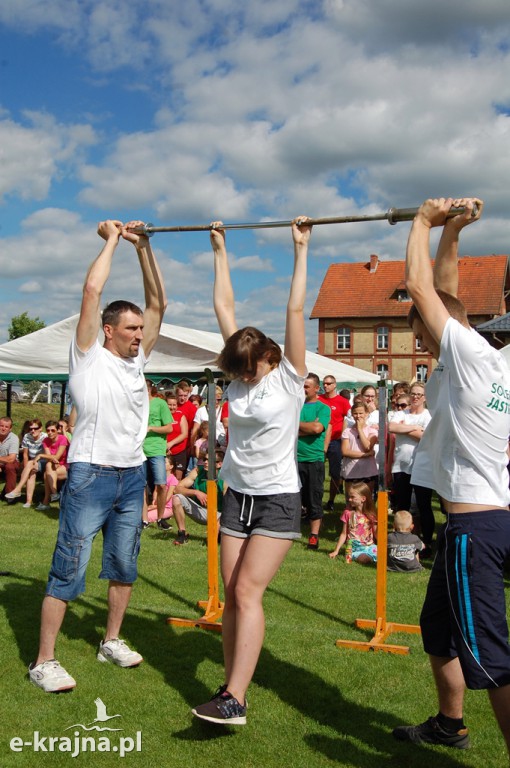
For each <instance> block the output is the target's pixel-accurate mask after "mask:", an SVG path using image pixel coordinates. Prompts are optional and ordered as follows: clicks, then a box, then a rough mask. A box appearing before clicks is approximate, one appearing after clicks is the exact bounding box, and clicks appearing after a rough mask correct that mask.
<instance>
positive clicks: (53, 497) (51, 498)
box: [50, 493, 60, 502]
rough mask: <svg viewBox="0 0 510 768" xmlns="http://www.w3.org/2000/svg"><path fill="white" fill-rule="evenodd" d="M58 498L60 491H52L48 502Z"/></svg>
mask: <svg viewBox="0 0 510 768" xmlns="http://www.w3.org/2000/svg"><path fill="white" fill-rule="evenodd" d="M59 499H60V493H52V494H51V496H50V502H52V501H58V500H59Z"/></svg>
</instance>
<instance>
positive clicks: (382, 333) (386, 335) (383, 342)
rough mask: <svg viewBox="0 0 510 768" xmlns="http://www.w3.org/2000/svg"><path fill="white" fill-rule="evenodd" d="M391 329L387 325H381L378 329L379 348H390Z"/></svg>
mask: <svg viewBox="0 0 510 768" xmlns="http://www.w3.org/2000/svg"><path fill="white" fill-rule="evenodd" d="M389 339H390V329H389V328H388V326H387V325H380V326H379V328H378V329H377V349H388V347H389Z"/></svg>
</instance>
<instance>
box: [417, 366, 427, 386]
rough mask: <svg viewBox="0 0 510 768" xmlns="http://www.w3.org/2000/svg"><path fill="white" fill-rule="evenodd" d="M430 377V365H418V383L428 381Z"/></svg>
mask: <svg viewBox="0 0 510 768" xmlns="http://www.w3.org/2000/svg"><path fill="white" fill-rule="evenodd" d="M428 377H429V367H428V365H417V366H416V381H423V382H425V381H427V379H428Z"/></svg>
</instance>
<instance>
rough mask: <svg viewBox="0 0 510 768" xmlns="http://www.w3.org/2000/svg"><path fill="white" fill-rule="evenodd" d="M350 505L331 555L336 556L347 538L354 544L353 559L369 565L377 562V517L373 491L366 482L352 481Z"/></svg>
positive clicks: (349, 496)
mask: <svg viewBox="0 0 510 768" xmlns="http://www.w3.org/2000/svg"><path fill="white" fill-rule="evenodd" d="M347 502H348V505H349V506H348V507H347V508H346V509H345V511H344V513H343V515H342V516H341V518H340V519H341V520H342V523H343V528H342V533H341V534H340V538H339V539H338V543H337V545H336V547H335V549H334V550H333V552H330V553H329V556H330V557H332V558H334V557H336V556H337V555H338V553H339V552H340V550H341V548H342V546H343V544H344V542H345V541H346V540H347V541H348V542H349V543H350V544H351V545H352V559H353V560H355V561H356V562H357V563H362V564H364V565H369V564H371V563H375V562H377V545H376V543H375V542H376V540H377V517H376V514H375V510H374V501H373V497H372V491H371V490H370V487H369V486H368V485H367V484H366V483H352V484H351V485H350V488H349V492H348V496H347Z"/></svg>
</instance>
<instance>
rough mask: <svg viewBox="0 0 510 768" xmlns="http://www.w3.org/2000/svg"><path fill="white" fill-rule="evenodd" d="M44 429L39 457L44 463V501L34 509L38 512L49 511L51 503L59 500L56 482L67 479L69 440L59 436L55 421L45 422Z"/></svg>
mask: <svg viewBox="0 0 510 768" xmlns="http://www.w3.org/2000/svg"><path fill="white" fill-rule="evenodd" d="M45 429H46V433H47V436H46V437H45V439H44V440H43V447H44V451H43V453H41V454H40V455H39V458H40V459H42V460H45V461H46V466H45V468H44V499H43V500H42V502H41V503H40V504H38V505H37V507H36V509H37V511H38V512H46V511H47V510H49V509H51V507H50V504H51V502H53V501H58V500H59V498H60V493H58V491H57V487H58V481H59V480H65V479H66V478H67V451H68V449H69V440H68V439H67V437H66V436H65V435H62V434H59V432H58V424H57V422H56V421H47V422H46V425H45Z"/></svg>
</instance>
